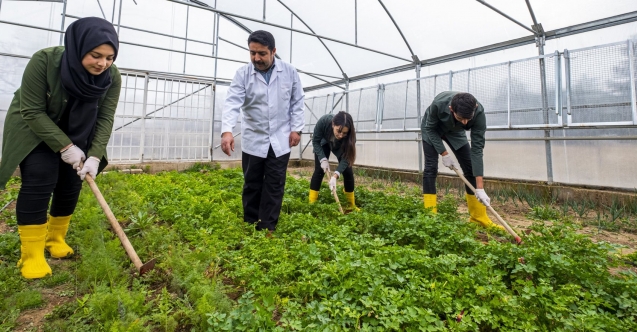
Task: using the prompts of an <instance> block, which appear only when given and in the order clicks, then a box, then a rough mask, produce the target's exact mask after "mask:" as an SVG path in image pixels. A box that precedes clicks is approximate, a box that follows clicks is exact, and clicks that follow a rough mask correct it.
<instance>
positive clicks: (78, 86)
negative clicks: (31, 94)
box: [60, 17, 119, 157]
mask: <svg viewBox="0 0 637 332" xmlns="http://www.w3.org/2000/svg"><path fill="white" fill-rule="evenodd" d="M102 44H109V45H111V46H112V47H113V50H114V51H115V56H114V58H113V61H115V59H116V58H117V51H118V49H119V38H118V37H117V32H115V28H113V25H112V24H111V23H109V22H108V21H106V20H103V19H101V18H98V17H86V18H82V19H79V20H77V21H75V22H73V23H71V25H69V27H68V28H67V29H66V35H65V36H64V53H63V54H62V63H61V69H60V70H61V72H60V77H61V79H62V86H63V87H64V90H66V92H68V94H69V96H70V98H69V101H68V104H67V108H66V111H65V113H66V114H64V117H65V118H66V117H68V127H67V130H65V132H66V134H67V136H68V137H69V138H70V139H71V141H72V142H73V143H74V144H75V145H77V146H78V147H80V148H81V149H82V150H84V152H85V153H86V152H87V150H88V148H89V146H90V143H91V141H92V140H93V134H94V132H95V122H96V120H97V106H98V105H97V104H98V101H99V99H100V97H101V96H103V95H104V94H105V93H106V91H108V89H109V88H110V86H111V83H112V78H111V71H110V69H107V70H105V71H104V72H103V73H101V74H99V75H97V76H95V75H92V74H90V73H89V72H88V71H86V69H84V66H82V59H83V58H84V56H85V55H86V54H87V53H88V52H90V51H92V50H93V49H94V48H96V47H98V46H100V45H102ZM66 125H67V123H64V124H63V126H65V127H66ZM87 157H88V156H87Z"/></svg>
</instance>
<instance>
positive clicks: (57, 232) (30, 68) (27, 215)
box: [0, 17, 122, 279]
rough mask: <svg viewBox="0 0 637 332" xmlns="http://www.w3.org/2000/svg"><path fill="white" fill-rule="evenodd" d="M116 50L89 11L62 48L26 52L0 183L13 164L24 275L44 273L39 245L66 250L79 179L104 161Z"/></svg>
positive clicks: (56, 252)
mask: <svg viewBox="0 0 637 332" xmlns="http://www.w3.org/2000/svg"><path fill="white" fill-rule="evenodd" d="M118 49H119V40H118V37H117V33H116V32H115V29H114V28H113V25H112V24H111V23H109V22H108V21H106V20H103V19H101V18H96V17H88V18H83V19H80V20H77V21H75V22H73V23H72V24H71V25H69V27H68V28H67V30H66V35H65V37H64V46H58V47H50V48H45V49H42V50H40V51H38V52H36V53H35V54H34V55H33V57H32V58H31V60H30V61H29V63H28V64H27V67H26V69H25V70H24V75H23V78H22V84H21V86H20V88H19V89H18V90H17V91H16V93H15V96H14V98H13V101H12V102H11V106H10V107H9V111H8V113H7V117H6V119H5V123H4V136H3V146H2V162H1V163H0V189H3V188H4V187H5V185H6V183H7V181H8V179H9V177H10V176H11V174H12V173H13V171H14V170H15V169H16V167H18V166H20V173H21V177H22V186H21V188H20V192H19V194H18V200H17V205H16V215H17V221H18V231H19V233H20V241H21V247H20V251H21V257H20V261H19V262H18V266H20V271H21V273H22V276H24V277H25V278H28V279H33V278H41V277H44V276H46V275H48V274H51V268H50V267H49V265H48V264H47V262H46V260H45V258H44V250H45V248H46V250H47V251H49V253H50V254H51V257H54V258H64V257H68V256H70V255H72V254H73V249H71V247H69V246H68V245H67V244H66V242H65V237H66V232H67V230H68V227H69V222H70V220H71V215H72V214H73V211H74V210H75V206H76V204H77V200H78V197H79V194H80V189H81V188H82V180H83V179H84V177H85V176H86V174H90V175H91V176H92V177H95V176H96V175H97V173H98V172H99V171H101V170H102V169H103V168H104V166H106V164H107V161H106V144H107V143H108V140H109V138H110V136H111V130H112V127H113V118H114V116H115V109H116V108H117V102H118V99H119V92H120V88H121V82H122V80H121V76H120V73H119V71H118V70H117V68H116V67H115V66H114V65H113V61H115V58H117V51H118ZM82 162H84V165H83V166H81V165H82ZM51 195H53V198H52V200H51ZM50 200H51V207H50V211H49V201H50ZM47 212H49V213H48V214H47Z"/></svg>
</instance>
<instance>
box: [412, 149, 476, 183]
mask: <svg viewBox="0 0 637 332" xmlns="http://www.w3.org/2000/svg"><path fill="white" fill-rule="evenodd" d="M442 139H443V140H444V141H445V142H447V145H449V148H450V149H451V152H453V154H454V155H455V156H456V159H457V160H458V163H459V164H460V168H462V173H464V177H465V178H467V180H469V182H470V183H471V185H472V186H473V187H474V188H475V187H476V178H475V176H473V169H472V168H471V146H470V145H469V143H467V144H465V145H463V146H461V147H460V148H459V149H458V150H454V148H453V147H452V146H451V144H450V143H449V141H448V140H447V139H446V138H445V137H443V138H442ZM422 149H423V152H424V153H425V171H424V173H422V193H423V194H435V193H436V177H437V176H438V152H436V149H435V148H434V147H433V145H431V144H429V143H427V142H425V141H422ZM464 187H465V190H466V191H467V194H470V195H473V194H474V193H473V192H472V191H471V189H469V187H467V186H466V185H465V186H464Z"/></svg>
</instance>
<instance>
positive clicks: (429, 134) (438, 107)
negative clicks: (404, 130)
mask: <svg viewBox="0 0 637 332" xmlns="http://www.w3.org/2000/svg"><path fill="white" fill-rule="evenodd" d="M456 93H458V92H457V91H446V92H443V93H440V94H439V95H437V96H436V98H434V100H433V102H432V103H431V105H430V106H429V107H427V110H426V111H425V116H424V117H423V118H422V123H421V124H420V130H421V133H422V140H423V141H425V142H427V143H429V144H431V145H433V147H434V148H435V149H436V152H438V154H441V153H443V152H445V151H446V149H445V146H444V145H443V144H442V136H444V137H446V138H447V140H448V141H449V143H451V147H453V148H454V149H459V148H460V147H462V146H463V145H465V144H467V143H468V141H467V134H466V131H467V130H471V167H472V169H473V176H483V174H484V166H483V162H482V150H483V149H484V135H485V132H486V130H487V118H486V116H485V115H484V107H482V104H480V103H478V109H476V111H475V115H474V116H473V119H471V121H469V122H468V123H467V125H466V126H463V125H462V123H460V122H458V121H456V119H455V118H454V117H453V115H452V114H451V112H450V111H449V105H451V98H453V96H454V95H455V94H456Z"/></svg>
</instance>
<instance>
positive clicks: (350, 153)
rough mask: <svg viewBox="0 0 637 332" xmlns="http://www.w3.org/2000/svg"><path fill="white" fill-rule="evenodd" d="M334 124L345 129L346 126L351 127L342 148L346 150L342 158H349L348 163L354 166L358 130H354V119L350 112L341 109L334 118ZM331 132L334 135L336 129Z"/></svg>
mask: <svg viewBox="0 0 637 332" xmlns="http://www.w3.org/2000/svg"><path fill="white" fill-rule="evenodd" d="M332 126H337V127H339V126H340V127H341V130H343V128H344V127H346V128H349V132H348V133H347V137H345V141H344V142H343V147H342V149H343V151H344V152H343V155H342V156H341V158H345V159H347V163H348V164H349V166H350V167H352V165H354V161H355V160H356V130H354V120H353V119H352V116H351V115H350V114H349V113H346V112H343V111H340V112H338V113H336V115H334V117H333V118H332ZM331 134H332V135H334V131H332V132H331Z"/></svg>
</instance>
